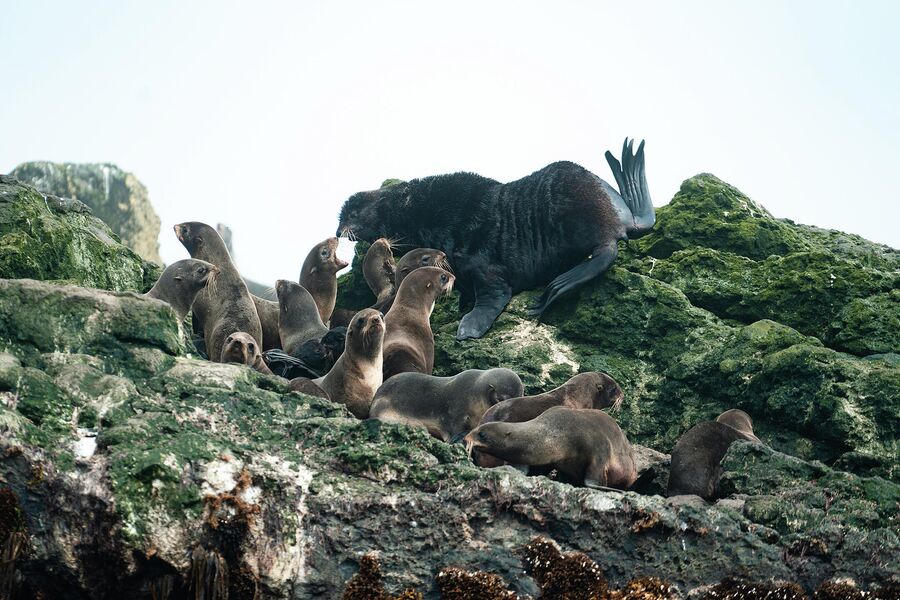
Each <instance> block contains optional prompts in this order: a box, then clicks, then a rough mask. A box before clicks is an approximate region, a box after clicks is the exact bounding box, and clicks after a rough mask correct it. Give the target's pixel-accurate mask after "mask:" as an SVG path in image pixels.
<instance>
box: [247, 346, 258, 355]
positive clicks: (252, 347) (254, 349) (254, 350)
mask: <svg viewBox="0 0 900 600" xmlns="http://www.w3.org/2000/svg"><path fill="white" fill-rule="evenodd" d="M247 350H249V351H250V354H253V353H254V352H256V346H254V345H253V344H247Z"/></svg>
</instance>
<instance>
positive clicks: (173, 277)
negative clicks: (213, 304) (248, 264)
mask: <svg viewBox="0 0 900 600" xmlns="http://www.w3.org/2000/svg"><path fill="white" fill-rule="evenodd" d="M218 273H219V268H218V267H217V266H215V265H213V264H211V263H208V262H206V261H205V260H198V259H196V258H186V259H184V260H179V261H176V262H173V263H172V264H171V265H169V266H168V267H166V270H165V271H163V273H162V275H160V276H159V279H157V280H156V283H155V284H153V287H152V288H150V291H149V292H147V293H146V294H144V296H146V297H147V298H157V299H159V300H162V301H163V302H165V303H167V304H168V305H169V306H171V307H172V309H173V310H174V311H175V314H176V315H177V316H178V322H179V323H180V322H181V321H184V318H185V317H186V316H187V314H188V311H190V310H191V304H193V303H194V298H196V297H197V294H198V293H199V292H200V290H202V289H203V288H205V287H206V286H207V284H208V283H209V282H210V281H211V280H213V279H215V276H216V275H217V274H218Z"/></svg>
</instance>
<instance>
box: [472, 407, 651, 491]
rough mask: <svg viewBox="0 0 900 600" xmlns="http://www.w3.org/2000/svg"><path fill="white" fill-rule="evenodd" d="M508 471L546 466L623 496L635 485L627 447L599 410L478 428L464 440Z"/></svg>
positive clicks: (559, 410)
mask: <svg viewBox="0 0 900 600" xmlns="http://www.w3.org/2000/svg"><path fill="white" fill-rule="evenodd" d="M465 441H466V445H467V446H468V447H469V449H470V450H473V449H474V450H480V451H483V452H486V453H488V454H490V455H491V456H496V457H498V458H500V459H502V460H505V461H507V462H509V463H511V464H514V465H526V466H529V467H531V466H547V467H550V468H552V469H556V470H557V471H559V473H560V474H561V475H564V476H565V477H567V478H569V479H570V480H571V481H573V482H575V483H579V484H580V483H584V485H586V486H588V487H613V488H617V489H621V490H624V489H626V488H628V486H630V485H631V484H632V483H634V480H635V479H637V470H636V469H635V465H634V456H633V454H632V450H631V444H630V443H629V442H628V438H627V437H625V433H623V432H622V430H621V429H620V428H619V425H618V423H616V421H615V419H613V418H612V417H610V416H609V415H608V414H606V413H605V412H603V411H601V410H594V409H584V408H567V407H565V406H554V407H553V408H550V409H548V410H546V411H545V412H543V413H541V415H540V416H538V417H537V418H535V419H532V420H530V421H525V422H524V423H503V422H499V421H497V422H493V423H485V424H483V425H479V426H478V427H477V428H476V429H474V430H472V431H471V432H469V435H467V436H466V438H465Z"/></svg>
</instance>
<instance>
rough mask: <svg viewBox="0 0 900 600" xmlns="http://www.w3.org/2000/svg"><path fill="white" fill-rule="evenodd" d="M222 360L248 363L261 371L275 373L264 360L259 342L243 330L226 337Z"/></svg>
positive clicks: (268, 373) (267, 373) (269, 373)
mask: <svg viewBox="0 0 900 600" xmlns="http://www.w3.org/2000/svg"><path fill="white" fill-rule="evenodd" d="M222 362H223V363H239V364H242V365H248V366H250V367H253V368H254V369H256V370H257V371H259V372H260V373H265V374H266V375H273V373H272V371H270V370H269V367H268V366H266V363H265V361H264V360H263V357H262V353H261V352H260V350H259V344H257V342H256V340H254V339H253V336H251V335H249V334H246V333H244V332H243V331H236V332H234V333H232V334H231V335H229V336H228V337H227V338H225V347H224V348H222Z"/></svg>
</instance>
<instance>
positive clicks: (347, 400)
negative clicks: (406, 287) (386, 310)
mask: <svg viewBox="0 0 900 600" xmlns="http://www.w3.org/2000/svg"><path fill="white" fill-rule="evenodd" d="M384 331H385V323H384V318H383V317H382V316H381V313H380V312H378V311H377V310H375V309H372V308H364V309H362V310H361V311H359V312H358V313H356V316H354V317H353V319H352V320H351V321H350V326H349V327H347V338H346V343H345V345H344V353H343V354H342V355H341V357H340V358H339V359H338V360H337V362H336V363H334V367H332V368H331V370H330V371H329V372H328V374H327V375H325V376H324V377H320V378H319V379H314V380H313V383H315V384H316V385H317V386H319V387H320V388H322V389H323V390H324V391H325V393H326V394H328V397H329V398H330V399H331V401H332V402H340V403H341V404H344V405H346V406H347V408H349V409H350V412H352V413H353V414H354V415H355V416H356V417H358V418H360V419H365V418H367V417H368V416H369V407H370V406H371V404H372V399H373V398H374V397H375V391H376V390H377V389H378V388H379V387H380V386H381V382H382V376H381V369H382V347H383V344H384Z"/></svg>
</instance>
